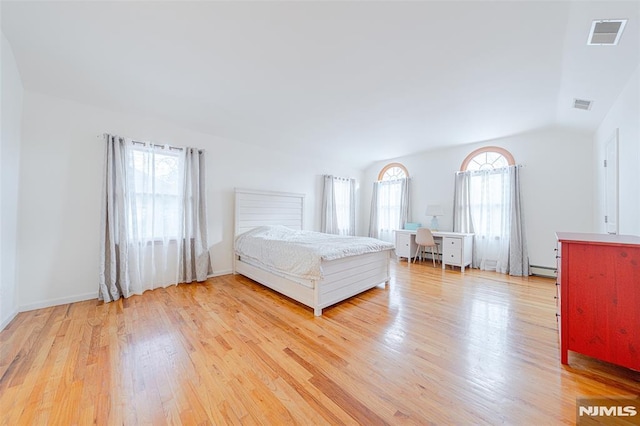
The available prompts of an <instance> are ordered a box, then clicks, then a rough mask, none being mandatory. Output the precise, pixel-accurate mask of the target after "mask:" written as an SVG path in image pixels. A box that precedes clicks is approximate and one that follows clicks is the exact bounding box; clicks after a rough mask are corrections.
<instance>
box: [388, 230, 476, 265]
mask: <svg viewBox="0 0 640 426" xmlns="http://www.w3.org/2000/svg"><path fill="white" fill-rule="evenodd" d="M395 233H396V256H397V257H398V258H401V257H405V258H407V261H410V260H411V259H412V258H413V257H414V256H415V254H416V250H417V248H418V246H417V244H416V234H417V231H410V230H407V229H397V230H396V231H395ZM431 233H432V234H433V238H434V239H435V240H440V241H441V243H440V246H441V247H442V269H444V268H445V266H446V265H452V266H459V267H460V270H461V271H462V272H464V268H465V267H466V266H469V265H471V261H472V259H473V234H467V233H463V232H447V231H431Z"/></svg>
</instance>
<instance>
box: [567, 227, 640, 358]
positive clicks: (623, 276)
mask: <svg viewBox="0 0 640 426" xmlns="http://www.w3.org/2000/svg"><path fill="white" fill-rule="evenodd" d="M556 236H557V238H558V282H557V284H558V285H559V291H558V306H559V307H560V322H559V331H560V351H561V352H560V359H561V362H562V363H563V364H567V363H568V353H567V352H568V351H574V352H579V353H581V354H584V355H588V356H591V357H594V358H598V359H600V360H603V361H606V362H610V363H612V364H617V365H621V366H624V367H627V368H631V369H634V370H640V237H636V236H625V235H608V234H578V233H569V232H558V233H556Z"/></svg>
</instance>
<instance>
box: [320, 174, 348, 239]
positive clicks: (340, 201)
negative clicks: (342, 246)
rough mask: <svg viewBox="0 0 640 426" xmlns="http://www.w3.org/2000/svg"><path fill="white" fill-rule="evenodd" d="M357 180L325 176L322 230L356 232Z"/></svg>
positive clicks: (343, 233) (332, 232)
mask: <svg viewBox="0 0 640 426" xmlns="http://www.w3.org/2000/svg"><path fill="white" fill-rule="evenodd" d="M355 206H356V180H355V179H350V178H341V177H336V176H332V175H324V176H323V191H322V215H321V216H322V217H321V222H322V223H321V231H322V232H326V233H328V234H338V235H355V234H356V207H355Z"/></svg>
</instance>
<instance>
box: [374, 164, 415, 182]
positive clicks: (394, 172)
mask: <svg viewBox="0 0 640 426" xmlns="http://www.w3.org/2000/svg"><path fill="white" fill-rule="evenodd" d="M407 177H409V172H408V171H407V168H406V167H405V166H403V165H402V164H400V163H389V164H387V165H386V166H384V167H383V168H382V170H380V173H378V180H396V179H404V178H407Z"/></svg>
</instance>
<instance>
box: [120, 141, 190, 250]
mask: <svg viewBox="0 0 640 426" xmlns="http://www.w3.org/2000/svg"><path fill="white" fill-rule="evenodd" d="M128 152H129V158H128V160H129V168H130V170H131V172H132V174H131V175H130V176H133V179H131V180H130V182H129V186H130V189H131V191H130V194H131V197H132V199H131V207H130V208H131V212H130V213H131V214H130V215H129V225H130V226H129V230H130V232H129V236H130V237H131V238H134V239H136V240H162V239H167V238H170V239H175V238H176V237H177V236H178V235H180V232H179V229H178V228H179V226H180V224H181V223H182V222H181V218H180V215H181V213H180V212H181V207H180V199H181V186H180V182H181V181H182V167H183V165H182V161H181V159H182V156H180V155H179V151H176V150H172V149H170V148H168V147H167V148H165V149H163V148H160V147H156V146H152V147H137V146H134V147H132V148H131V149H130V150H129V151H128Z"/></svg>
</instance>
